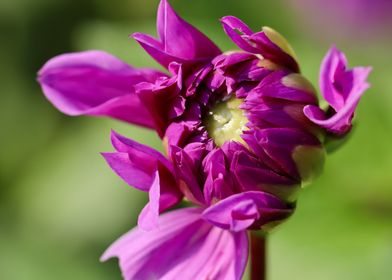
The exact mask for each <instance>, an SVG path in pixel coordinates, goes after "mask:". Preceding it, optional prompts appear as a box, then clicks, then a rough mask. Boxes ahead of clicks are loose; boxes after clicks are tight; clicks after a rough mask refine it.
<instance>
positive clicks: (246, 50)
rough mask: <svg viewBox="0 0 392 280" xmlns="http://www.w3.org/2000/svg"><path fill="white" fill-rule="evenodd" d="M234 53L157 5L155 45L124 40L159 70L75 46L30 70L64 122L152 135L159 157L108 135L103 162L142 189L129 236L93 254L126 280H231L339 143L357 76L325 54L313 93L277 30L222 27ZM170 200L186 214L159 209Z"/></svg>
mask: <svg viewBox="0 0 392 280" xmlns="http://www.w3.org/2000/svg"><path fill="white" fill-rule="evenodd" d="M221 22H222V25H223V28H224V31H225V32H226V33H227V35H228V36H229V37H230V38H231V39H232V41H233V42H234V43H235V44H236V45H237V46H238V47H239V48H240V49H241V50H238V51H231V52H223V53H222V52H221V51H220V49H219V48H218V47H217V46H216V45H215V44H214V43H213V42H212V41H211V40H210V39H208V38H207V37H206V36H205V35H203V34H202V33H201V32H200V31H198V30H197V29H196V28H194V27H193V26H191V25H190V24H189V23H187V22H186V21H184V20H183V19H182V18H180V17H179V16H178V15H177V14H176V13H175V12H174V10H173V9H172V8H171V7H170V6H169V4H168V2H167V1H166V0H162V1H161V2H160V5H159V8H158V17H157V29H158V30H157V33H158V38H154V37H152V36H150V35H146V34H140V33H135V34H133V37H134V38H135V39H136V40H137V41H138V42H139V43H140V45H141V46H142V47H143V48H144V49H145V50H146V51H147V52H148V53H149V54H150V55H151V56H152V57H153V58H154V59H155V60H156V61H157V62H158V63H160V64H161V65H163V66H164V67H165V68H166V69H167V70H168V72H166V73H163V72H160V71H157V70H153V69H135V68H133V67H131V66H129V65H128V64H126V63H125V62H122V61H120V60H119V59H117V58H116V57H114V56H112V55H110V54H107V53H104V52H101V51H87V52H80V53H72V54H64V55H60V56H58V57H55V58H53V59H51V60H50V61H49V62H47V63H46V64H45V65H44V67H43V68H42V69H41V70H40V72H39V78H38V80H39V82H40V84H41V86H42V89H43V92H44V94H45V95H46V97H47V98H48V99H49V100H50V101H51V102H52V103H53V105H54V106H56V107H57V108H58V109H59V110H60V111H62V112H64V113H66V114H68V115H93V116H108V117H112V118H116V119H119V120H122V121H126V122H129V123H132V124H137V125H140V126H144V127H147V128H151V129H155V130H156V132H157V133H158V135H159V136H160V137H161V138H162V141H163V145H164V152H165V153H164V154H162V153H160V152H159V151H156V150H154V149H152V148H150V147H148V146H145V145H143V144H140V143H137V142H135V141H133V140H131V139H128V138H126V137H124V136H122V135H120V134H118V133H116V132H112V134H111V141H112V144H113V147H114V149H115V151H114V152H108V153H103V154H102V155H103V157H104V158H105V159H106V161H107V163H108V164H109V165H110V167H111V168H112V169H113V170H114V172H116V173H117V174H118V175H119V176H120V177H121V178H122V179H123V180H124V181H125V182H126V183H128V184H129V185H130V186H132V187H135V188H137V189H139V190H141V191H144V192H148V196H149V202H148V204H147V205H146V206H145V207H144V209H143V210H142V212H141V213H140V215H139V220H138V227H137V228H135V229H133V230H131V231H130V232H128V233H126V234H125V235H124V236H123V237H121V238H120V239H119V240H117V241H116V242H115V243H114V244H113V245H111V246H110V247H109V248H108V249H107V251H106V252H105V253H104V254H103V256H102V260H107V259H109V258H111V257H117V258H119V263H120V268H121V271H122V275H123V277H124V279H141V280H143V279H179V275H181V279H241V278H242V276H243V273H244V270H245V267H246V265H247V259H248V254H249V252H248V247H249V244H248V232H249V231H254V232H256V231H259V232H260V233H262V234H265V233H267V232H268V231H269V230H270V229H271V228H273V227H274V226H276V225H278V224H280V223H281V222H282V221H284V220H285V219H287V218H288V217H289V216H290V215H291V214H292V213H293V211H294V209H295V206H296V199H297V196H298V192H299V190H300V189H301V187H302V186H303V185H304V184H306V183H309V182H310V181H311V179H312V178H313V177H314V176H316V175H317V174H318V173H319V172H320V170H321V167H322V165H323V162H324V158H325V154H326V150H325V143H326V142H327V141H328V139H334V138H339V139H341V138H344V137H345V135H347V133H348V132H349V131H350V128H351V126H352V118H353V115H354V111H355V108H356V106H357V104H358V101H359V99H360V97H361V95H362V93H363V92H364V90H365V89H366V88H367V87H368V84H367V82H366V77H367V75H368V73H369V71H370V69H369V68H362V67H355V68H353V69H348V68H347V61H346V58H345V56H344V54H343V53H342V52H341V51H339V50H338V49H336V48H335V47H332V48H331V50H330V51H329V53H328V54H327V56H326V57H325V59H324V61H323V63H322V65H321V75H320V87H321V93H322V95H323V97H324V98H325V100H326V101H327V102H328V104H329V106H330V108H329V109H327V110H326V111H324V110H322V109H320V108H319V107H318V98H317V95H316V90H315V89H314V88H313V86H312V85H311V84H310V82H309V81H308V80H306V78H305V77H304V76H302V75H301V74H300V70H299V69H300V68H299V64H298V61H297V58H296V56H295V53H294V51H293V49H292V48H291V46H290V45H289V44H288V43H287V41H286V40H285V39H284V38H283V37H282V36H281V35H280V34H279V33H277V32H276V31H274V30H273V29H271V28H268V27H265V28H263V29H262V30H261V31H259V32H254V31H252V30H251V29H250V28H249V27H248V26H247V25H245V24H244V23H243V22H242V21H241V20H239V19H238V18H235V17H233V16H227V17H224V18H222V19H221ZM182 200H185V201H187V202H188V204H190V205H189V207H185V208H182V209H177V210H173V211H170V212H168V213H165V214H162V215H161V213H163V212H166V211H167V210H168V209H170V208H172V207H174V206H175V205H177V204H178V203H180V202H181V201H182Z"/></svg>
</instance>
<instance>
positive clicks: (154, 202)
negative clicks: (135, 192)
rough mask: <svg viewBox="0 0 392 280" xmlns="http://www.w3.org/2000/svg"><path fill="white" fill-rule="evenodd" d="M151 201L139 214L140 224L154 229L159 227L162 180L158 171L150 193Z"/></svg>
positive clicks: (148, 228) (145, 228) (143, 227)
mask: <svg viewBox="0 0 392 280" xmlns="http://www.w3.org/2000/svg"><path fill="white" fill-rule="evenodd" d="M148 198H149V202H148V204H147V205H146V206H145V207H144V208H143V210H142V212H141V213H140V215H139V219H138V225H139V226H140V227H141V228H142V229H144V230H152V229H154V228H156V227H158V219H159V199H160V181H159V172H158V171H156V172H155V175H154V180H153V182H152V184H151V187H150V190H149V193H148Z"/></svg>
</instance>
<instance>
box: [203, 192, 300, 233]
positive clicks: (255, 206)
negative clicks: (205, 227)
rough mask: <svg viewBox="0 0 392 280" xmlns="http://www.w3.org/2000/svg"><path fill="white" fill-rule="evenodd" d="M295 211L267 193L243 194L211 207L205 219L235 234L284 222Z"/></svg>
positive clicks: (206, 212) (206, 211)
mask: <svg viewBox="0 0 392 280" xmlns="http://www.w3.org/2000/svg"><path fill="white" fill-rule="evenodd" d="M292 212H293V209H292V208H291V207H289V206H288V205H287V204H286V203H284V202H283V201H282V200H280V199H279V198H277V197H275V196H273V195H271V194H268V193H265V192H257V191H250V192H243V193H240V194H235V195H232V196H230V197H228V198H226V199H224V200H221V201H219V202H218V203H216V204H214V205H212V206H210V207H209V208H207V209H206V210H205V211H204V212H203V217H204V218H205V219H206V220H207V221H209V222H211V223H212V224H214V225H216V226H218V227H221V228H223V229H227V230H231V231H234V232H239V231H243V230H245V229H248V228H254V229H255V228H260V227H262V226H264V225H266V224H268V223H271V222H277V221H279V220H283V219H285V218H287V217H288V216H290V215H291V213H292Z"/></svg>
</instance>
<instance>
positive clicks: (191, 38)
mask: <svg viewBox="0 0 392 280" xmlns="http://www.w3.org/2000/svg"><path fill="white" fill-rule="evenodd" d="M157 31H158V35H159V39H155V38H153V37H151V36H149V35H145V34H141V33H136V34H134V35H133V37H134V38H135V39H136V40H137V41H138V42H139V43H140V44H141V45H142V47H143V48H144V49H145V50H146V51H147V52H148V53H149V54H150V55H151V56H152V57H153V58H154V59H155V60H156V61H157V62H159V63H160V64H162V65H163V66H164V67H168V65H169V64H170V62H173V61H176V62H186V61H201V60H204V59H209V58H213V57H215V56H216V55H218V54H220V53H221V51H220V50H219V48H218V47H217V46H216V45H215V44H214V43H213V42H212V41H211V40H210V39H208V38H207V37H206V36H205V35H204V34H203V33H201V32H200V31H199V30H197V29H196V28H195V27H193V26H192V25H190V24H189V23H187V22H186V21H185V20H183V19H182V18H181V17H179V16H178V15H177V13H176V12H175V11H174V10H173V8H172V7H171V6H170V5H169V3H168V1H167V0H161V2H160V4H159V7H158V14H157Z"/></svg>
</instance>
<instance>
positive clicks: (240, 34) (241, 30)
mask: <svg viewBox="0 0 392 280" xmlns="http://www.w3.org/2000/svg"><path fill="white" fill-rule="evenodd" d="M221 23H222V25H223V29H224V30H225V32H226V34H227V35H228V36H229V37H230V39H231V40H233V42H234V43H235V44H236V45H237V46H238V47H240V48H241V49H243V50H244V51H247V52H250V53H258V52H259V50H258V49H257V48H255V47H253V46H251V44H250V42H249V40H248V39H247V38H248V37H249V36H251V35H252V34H253V31H252V30H251V29H250V28H249V27H248V26H247V25H246V24H245V23H244V22H243V21H241V20H240V19H239V18H236V17H234V16H225V17H223V18H221Z"/></svg>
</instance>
